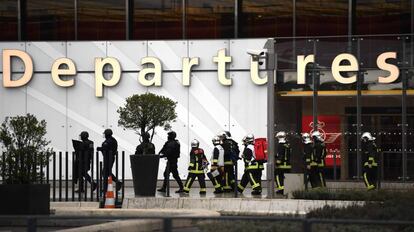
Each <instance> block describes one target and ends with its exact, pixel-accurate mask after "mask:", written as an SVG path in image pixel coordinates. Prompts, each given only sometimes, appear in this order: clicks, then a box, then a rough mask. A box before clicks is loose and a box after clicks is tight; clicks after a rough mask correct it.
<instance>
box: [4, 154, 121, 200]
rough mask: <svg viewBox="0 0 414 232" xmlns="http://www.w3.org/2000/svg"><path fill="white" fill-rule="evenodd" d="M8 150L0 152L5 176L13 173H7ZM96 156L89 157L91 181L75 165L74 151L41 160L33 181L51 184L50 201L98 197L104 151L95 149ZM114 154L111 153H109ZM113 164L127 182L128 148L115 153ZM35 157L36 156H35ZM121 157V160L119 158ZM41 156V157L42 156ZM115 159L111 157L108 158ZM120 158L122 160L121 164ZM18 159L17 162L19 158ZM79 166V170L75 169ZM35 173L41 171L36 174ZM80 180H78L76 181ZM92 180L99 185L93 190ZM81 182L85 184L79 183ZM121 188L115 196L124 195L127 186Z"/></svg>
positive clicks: (100, 187) (100, 189)
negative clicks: (6, 152)
mask: <svg viewBox="0 0 414 232" xmlns="http://www.w3.org/2000/svg"><path fill="white" fill-rule="evenodd" d="M4 154H5V153H2V154H1V157H2V158H1V159H2V163H3V167H2V168H1V169H2V172H1V173H0V174H1V177H2V180H5V179H6V175H10V174H7V173H5V166H4V165H5V164H6V162H7V161H6V155H4ZM94 154H95V157H93V156H94V155H92V157H91V160H90V167H88V170H87V171H86V172H88V171H90V172H89V173H90V177H91V180H92V181H91V182H88V181H87V180H86V179H85V176H84V174H82V173H81V172H82V171H81V170H80V168H75V167H76V165H80V164H75V162H76V161H75V160H76V157H75V156H76V153H75V152H52V153H50V154H49V155H50V158H49V162H46V163H45V164H44V163H42V162H40V167H39V169H36V168H33V169H32V171H33V175H32V176H33V178H32V182H33V183H40V184H50V187H51V193H50V194H51V201H99V200H100V199H101V198H102V197H103V186H104V181H107V180H103V176H104V174H103V172H104V170H103V168H104V167H103V166H104V164H103V160H102V155H101V154H100V153H99V152H95V153H94ZM109 157H112V156H109ZM113 157H114V159H115V160H114V165H113V166H114V167H113V168H112V170H113V169H114V168H115V175H116V176H118V174H119V172H121V176H122V177H121V182H122V183H124V181H125V151H122V152H121V153H120V157H119V153H116V154H115V155H114V156H113ZM34 159H36V158H34ZM120 159H121V160H120ZM40 160H41V159H40ZM109 162H112V160H109ZM119 162H121V164H119ZM16 163H17V162H16ZM8 165H12V164H8ZM119 168H121V170H119ZM75 169H76V170H75ZM76 172H78V173H76ZM36 173H38V174H39V173H40V175H37V174H36ZM75 183H77V184H75ZM93 183H94V184H96V189H95V190H94V191H92V190H93V189H94V188H95V186H93ZM81 184H82V186H80V185H81ZM76 187H77V188H78V190H80V189H82V188H83V190H84V191H83V192H82V191H76V190H75V188H76ZM118 193H119V192H118V191H117V190H116V188H115V200H118V198H120V199H123V198H124V196H125V186H124V185H122V188H121V190H120V196H119V194H118Z"/></svg>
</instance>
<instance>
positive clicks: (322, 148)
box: [312, 131, 326, 187]
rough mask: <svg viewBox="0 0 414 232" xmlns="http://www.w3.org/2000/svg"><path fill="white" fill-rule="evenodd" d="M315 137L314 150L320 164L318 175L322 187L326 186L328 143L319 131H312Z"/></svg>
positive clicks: (313, 137)
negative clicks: (326, 143)
mask: <svg viewBox="0 0 414 232" xmlns="http://www.w3.org/2000/svg"><path fill="white" fill-rule="evenodd" d="M312 139H313V152H314V155H315V158H316V163H317V164H318V169H317V170H318V176H319V181H320V183H321V187H326V181H325V157H326V145H325V141H324V139H323V137H322V134H321V133H320V132H319V131H314V132H312Z"/></svg>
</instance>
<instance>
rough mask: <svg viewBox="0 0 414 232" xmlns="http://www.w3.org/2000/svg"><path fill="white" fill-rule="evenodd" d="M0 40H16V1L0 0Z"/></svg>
mask: <svg viewBox="0 0 414 232" xmlns="http://www.w3.org/2000/svg"><path fill="white" fill-rule="evenodd" d="M0 28H1V33H0V41H5V40H17V39H18V38H17V36H18V33H17V1H15V0H0Z"/></svg>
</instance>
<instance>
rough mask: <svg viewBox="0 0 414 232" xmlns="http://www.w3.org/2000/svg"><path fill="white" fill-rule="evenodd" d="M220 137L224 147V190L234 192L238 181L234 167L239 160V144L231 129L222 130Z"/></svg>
mask: <svg viewBox="0 0 414 232" xmlns="http://www.w3.org/2000/svg"><path fill="white" fill-rule="evenodd" d="M220 137H221V139H222V144H223V148H224V176H223V190H224V192H232V191H233V190H234V188H235V183H236V181H235V178H234V175H235V174H234V169H235V165H236V163H237V161H238V160H239V154H240V150H239V145H238V144H237V142H236V141H234V140H233V139H232V138H231V134H230V132H229V131H223V132H221V134H220Z"/></svg>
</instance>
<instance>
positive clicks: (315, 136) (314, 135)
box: [312, 131, 323, 142]
mask: <svg viewBox="0 0 414 232" xmlns="http://www.w3.org/2000/svg"><path fill="white" fill-rule="evenodd" d="M312 138H313V140H314V141H315V140H319V141H321V142H323V137H322V134H321V132H319V131H314V132H312Z"/></svg>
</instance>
